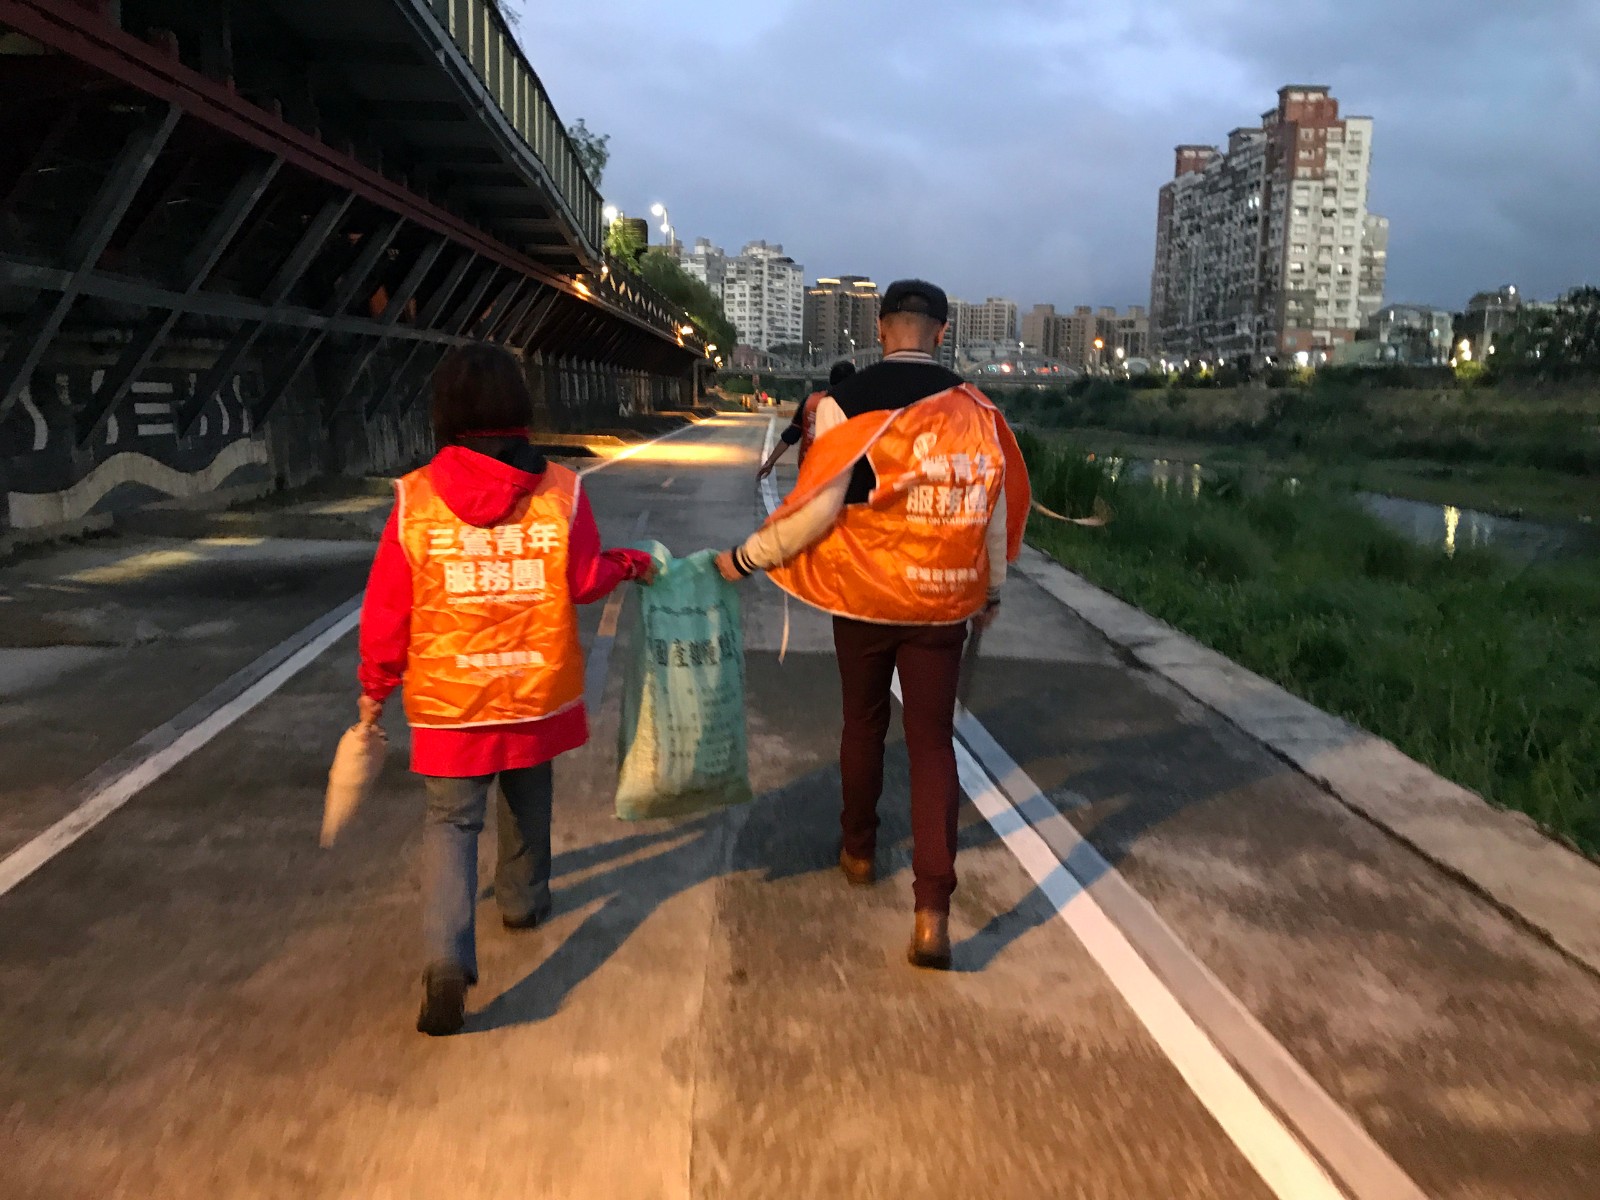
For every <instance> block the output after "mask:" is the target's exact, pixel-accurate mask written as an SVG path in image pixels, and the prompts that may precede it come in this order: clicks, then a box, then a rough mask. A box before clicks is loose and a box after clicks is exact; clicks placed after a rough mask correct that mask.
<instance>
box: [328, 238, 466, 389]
mask: <svg viewBox="0 0 1600 1200" xmlns="http://www.w3.org/2000/svg"><path fill="white" fill-rule="evenodd" d="M449 245H450V242H449V240H448V239H446V238H442V237H441V238H435V239H433V241H431V242H429V243H427V244H426V245H424V246H423V247H422V249H421V250H419V251H418V252H417V257H416V260H415V261H414V262H413V263H412V264H411V267H410V269H409V270H407V272H406V276H405V278H404V279H403V280H402V281H401V283H400V286H399V287H398V288H396V289H395V293H394V295H393V296H391V297H389V303H388V306H387V307H386V308H385V309H384V310H383V315H382V316H381V317H380V318H379V322H380V323H381V324H382V325H383V327H384V329H385V330H386V331H389V332H385V333H381V334H378V335H376V336H374V337H369V338H368V339H367V344H366V346H364V347H363V348H362V350H361V353H360V354H358V355H357V356H356V360H355V362H353V363H352V364H351V365H350V369H349V370H348V371H346V372H345V386H344V388H343V392H344V393H345V394H346V395H353V394H354V392H355V386H356V383H357V381H359V380H360V378H361V373H362V372H363V371H365V370H366V369H367V366H368V364H369V363H371V362H372V359H373V356H374V355H376V354H377V353H378V351H379V350H381V349H382V348H383V347H384V346H386V345H388V344H389V342H391V341H392V340H393V332H392V331H393V329H394V326H395V323H396V322H397V321H399V319H400V316H401V314H402V313H403V312H405V310H406V306H407V305H409V304H410V303H411V299H412V297H413V296H415V295H416V294H417V290H418V289H419V288H420V287H421V286H422V284H423V281H424V280H426V279H427V278H428V272H430V271H432V270H433V267H434V264H435V263H437V262H438V261H439V258H440V256H441V255H443V253H444V251H445V249H446V248H447V247H448V246H449Z"/></svg>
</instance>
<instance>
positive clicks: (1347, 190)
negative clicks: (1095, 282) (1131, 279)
mask: <svg viewBox="0 0 1600 1200" xmlns="http://www.w3.org/2000/svg"><path fill="white" fill-rule="evenodd" d="M1371 156H1372V119H1371V118H1370V117H1341V116H1340V115H1339V102H1338V101H1337V100H1335V99H1334V98H1333V96H1331V95H1330V94H1329V91H1328V89H1327V88H1326V87H1321V86H1311V85H1291V86H1289V87H1284V88H1281V89H1279V91H1278V106H1277V108H1275V109H1272V110H1270V111H1268V112H1266V113H1264V114H1262V118H1261V124H1260V126H1258V127H1254V128H1241V129H1235V130H1234V131H1233V132H1232V133H1230V134H1229V135H1228V147H1227V149H1226V150H1225V151H1219V150H1218V149H1216V148H1215V147H1213V146H1197V145H1189V146H1179V147H1178V148H1177V158H1176V165H1175V170H1174V173H1173V178H1172V180H1171V181H1170V182H1168V183H1166V184H1164V185H1163V186H1162V188H1161V195H1160V200H1159V203H1158V207H1157V219H1156V256H1155V269H1154V271H1153V272H1152V274H1151V283H1150V327H1151V328H1150V336H1151V341H1152V342H1153V343H1154V347H1155V349H1156V351H1157V352H1158V353H1161V354H1164V355H1166V356H1167V357H1169V358H1193V357H1198V358H1213V359H1227V360H1233V359H1239V358H1248V359H1250V360H1252V361H1254V362H1258V363H1259V362H1262V361H1265V360H1266V359H1274V360H1277V359H1283V358H1294V357H1296V356H1303V361H1310V360H1312V359H1315V358H1319V357H1322V356H1326V355H1328V354H1329V353H1331V350H1332V348H1333V346H1334V345H1335V344H1336V343H1339V342H1348V341H1352V340H1354V338H1355V334H1356V330H1357V329H1359V328H1360V327H1361V325H1362V322H1363V321H1364V320H1365V319H1366V318H1367V316H1369V315H1370V314H1371V313H1373V312H1375V311H1376V310H1377V309H1378V308H1379V307H1381V306H1382V304H1383V282H1384V274H1385V271H1386V259H1387V253H1388V221H1386V220H1385V219H1384V218H1382V217H1376V216H1373V215H1372V214H1370V213H1369V212H1368V211H1367V186H1368V181H1369V177H1370V165H1371Z"/></svg>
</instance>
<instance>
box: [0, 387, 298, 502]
mask: <svg viewBox="0 0 1600 1200" xmlns="http://www.w3.org/2000/svg"><path fill="white" fill-rule="evenodd" d="M104 377H105V372H104V371H103V370H100V369H98V368H92V367H80V368H63V369H59V370H53V371H40V372H37V373H36V374H35V375H34V377H33V379H32V380H31V381H30V383H29V385H28V386H27V387H25V388H24V389H23V390H22V392H21V394H20V397H19V401H20V402H19V403H18V404H16V405H14V406H13V408H12V410H11V412H10V413H9V414H8V415H7V416H6V418H5V419H4V420H3V421H0V478H3V479H4V481H5V489H6V493H7V494H6V505H5V507H4V510H3V511H4V514H5V520H4V523H5V524H8V525H9V526H10V527H11V528H13V529H31V528H43V527H47V526H52V525H61V524H69V523H72V522H76V521H81V520H82V519H84V518H85V517H91V516H96V515H99V514H101V513H107V512H113V511H116V510H119V509H124V508H130V507H135V506H137V505H140V504H147V503H150V502H152V501H155V500H164V499H186V498H188V497H192V496H197V495H201V494H203V493H206V492H212V491H216V490H217V489H219V488H233V487H241V486H248V485H251V484H256V483H261V482H264V481H266V480H268V479H269V478H270V477H271V470H270V466H269V454H268V449H267V445H266V442H265V440H264V439H263V438H262V437H260V436H259V431H258V430H256V429H255V428H254V427H253V425H252V422H251V417H250V402H251V401H252V400H253V399H254V398H255V395H256V391H257V389H258V387H259V380H258V379H257V378H255V377H253V376H251V375H248V374H246V375H238V376H235V377H234V378H233V379H231V380H229V381H228V383H227V384H226V385H225V386H224V387H223V388H221V389H220V391H219V393H218V394H217V395H216V396H213V397H212V398H210V399H209V400H208V401H207V402H206V404H205V406H204V408H203V409H202V410H201V412H200V415H199V417H198V419H197V420H196V421H195V423H194V426H193V428H192V429H191V430H190V431H189V433H188V435H187V436H179V432H178V420H179V414H180V413H181V412H182V411H183V410H184V408H185V407H186V406H187V405H188V403H189V401H190V399H191V398H192V397H193V396H194V393H195V388H196V386H197V385H198V382H199V373H198V372H196V371H190V370H184V369H181V368H167V369H153V370H150V371H147V372H146V373H145V374H144V376H142V377H141V378H140V379H139V380H138V381H137V382H135V383H134V384H133V385H132V388H131V389H130V391H131V394H130V395H129V397H128V398H127V400H125V401H124V402H123V404H122V405H121V406H120V408H119V410H118V412H117V414H115V415H113V416H112V417H111V418H109V419H108V420H107V421H106V423H105V426H104V429H103V431H102V432H100V433H99V434H98V435H97V436H96V437H95V439H94V441H93V442H92V443H91V444H90V445H87V446H79V445H78V441H77V429H78V426H79V421H80V419H81V414H82V413H84V412H85V411H86V410H87V409H89V407H90V406H91V404H92V401H93V398H94V395H95V393H96V391H97V390H98V389H99V388H100V387H101V385H102V384H103V382H104Z"/></svg>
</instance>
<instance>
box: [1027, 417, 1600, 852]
mask: <svg viewBox="0 0 1600 1200" xmlns="http://www.w3.org/2000/svg"><path fill="white" fill-rule="evenodd" d="M1024 442H1025V450H1026V453H1027V454H1028V456H1029V461H1030V466H1031V469H1032V471H1033V475H1034V480H1035V487H1036V489H1037V491H1038V493H1039V498H1040V499H1041V501H1043V503H1044V504H1046V505H1048V506H1049V507H1051V508H1054V509H1056V511H1058V512H1064V513H1068V514H1069V515H1084V514H1086V513H1088V512H1089V511H1090V509H1091V507H1092V506H1093V505H1094V503H1095V502H1096V500H1097V499H1098V500H1102V501H1105V502H1108V503H1109V504H1110V505H1111V507H1112V509H1113V510H1114V512H1115V518H1114V519H1113V521H1112V523H1111V524H1110V525H1109V526H1108V527H1106V528H1105V529H1101V530H1092V529H1080V528H1077V527H1073V526H1064V525H1061V524H1058V523H1056V522H1053V521H1048V520H1044V519H1040V518H1035V519H1034V522H1033V524H1032V525H1031V527H1030V537H1031V539H1032V540H1033V541H1034V543H1035V544H1036V545H1038V546H1039V547H1040V548H1041V549H1043V550H1045V551H1046V552H1047V553H1050V554H1052V555H1053V556H1054V557H1055V558H1056V559H1058V560H1059V561H1060V562H1062V563H1063V564H1064V565H1066V566H1067V567H1069V568H1071V569H1072V570H1074V571H1077V572H1078V573H1079V574H1081V575H1083V576H1084V577H1085V578H1087V579H1089V580H1091V581H1092V582H1094V583H1096V584H1098V585H1100V586H1101V587H1104V588H1106V589H1107V590H1109V591H1111V592H1113V593H1115V594H1116V595H1118V596H1120V597H1122V598H1123V599H1125V600H1127V601H1129V602H1130V603H1132V604H1136V605H1138V606H1139V607H1140V608H1142V609H1144V610H1145V611H1147V612H1149V613H1151V614H1153V615H1155V616H1157V617H1160V618H1161V619H1162V620H1165V621H1167V622H1169V623H1171V624H1172V625H1174V626H1176V627H1177V628H1179V629H1182V630H1184V631H1185V632H1186V633H1188V634H1190V635H1191V636H1193V637H1195V638H1197V639H1198V640H1199V641H1201V642H1204V643H1205V644H1206V645H1208V646H1211V647H1212V648H1213V649H1215V650H1217V651H1219V652H1220V653H1222V654H1225V655H1227V656H1228V657H1229V658H1231V659H1233V660H1234V661H1236V662H1239V663H1241V664H1242V665H1244V666H1246V667H1249V668H1250V669H1251V670H1254V671H1257V672H1259V673H1260V674H1262V675H1265V676H1267V677H1268V678H1270V679H1273V680H1275V681H1276V682H1277V683H1279V684H1281V685H1283V686H1284V687H1286V688H1288V689H1289V690H1291V691H1293V692H1295V693H1296V694H1298V695H1300V696H1303V697H1304V698H1305V699H1307V700H1309V701H1310V702H1311V703H1313V704H1316V705H1318V706H1319V707H1321V708H1324V709H1326V710H1328V711H1330V712H1334V713H1337V714H1339V715H1340V716H1342V717H1345V718H1346V719H1348V720H1350V721H1352V722H1354V723H1356V724H1358V725H1360V726H1362V727H1363V728H1366V729H1368V730H1370V731H1371V732H1373V733H1375V734H1377V735H1379V736H1380V737H1384V738H1387V739H1389V740H1390V741H1393V742H1394V743H1395V744H1396V745H1398V746H1399V747H1400V748H1401V749H1402V750H1404V751H1405V752H1406V753H1407V754H1409V755H1411V756H1412V757H1414V758H1416V759H1418V760H1419V761H1421V762H1424V763H1427V764H1428V765H1429V766H1431V767H1432V768H1433V769H1435V770H1437V771H1438V772H1439V773H1440V774H1442V775H1445V776H1447V777H1448V778H1451V779H1454V780H1455V781H1457V782H1458V783H1460V784H1462V785H1464V786H1465V787H1468V788H1471V789H1472V790H1473V791H1476V792H1478V793H1479V794H1480V795H1482V796H1484V797H1485V798H1486V799H1488V800H1490V801H1492V802H1494V803H1497V804H1501V805H1505V806H1508V807H1512V808H1517V809H1521V810H1522V811H1524V812H1526V813H1528V814H1529V815H1531V816H1532V817H1534V818H1535V819H1536V820H1537V821H1539V822H1540V823H1541V824H1542V825H1544V826H1545V827H1546V828H1547V829H1549V830H1551V831H1553V832H1555V833H1556V834H1558V835H1560V836H1562V837H1564V838H1566V839H1568V840H1570V841H1571V842H1573V843H1574V844H1577V845H1579V846H1581V847H1583V848H1584V849H1586V850H1587V851H1589V852H1591V853H1594V852H1600V567H1597V566H1594V565H1591V564H1587V563H1584V564H1576V565H1559V566H1540V567H1534V568H1527V569H1520V568H1516V567H1513V566H1512V565H1510V564H1508V563H1506V562H1503V561H1502V560H1500V559H1499V558H1497V557H1493V556H1490V555H1488V554H1484V553H1470V552H1462V553H1457V554H1456V555H1455V556H1454V557H1447V556H1446V555H1445V554H1444V553H1443V552H1440V551H1434V550H1429V549H1425V548H1422V547H1418V546H1416V545H1414V544H1412V543H1411V542H1409V541H1408V540H1406V539H1405V538H1404V537H1403V536H1402V535H1400V534H1398V533H1396V532H1394V531H1392V530H1390V529H1389V528H1388V527H1387V526H1385V525H1383V524H1382V523H1380V522H1379V521H1377V520H1376V519H1375V518H1372V517H1370V516H1368V515H1367V514H1365V513H1364V512H1362V511H1360V510H1359V509H1357V508H1356V507H1354V506H1353V505H1352V504H1351V503H1350V502H1348V501H1347V500H1345V499H1343V498H1341V497H1340V496H1339V495H1338V494H1335V493H1332V492H1329V491H1325V490H1322V489H1318V488H1310V489H1306V488H1302V489H1300V490H1298V491H1296V492H1294V493H1292V494H1291V492H1290V491H1289V490H1288V489H1287V488H1285V487H1279V486H1272V485H1268V486H1266V487H1265V488H1261V489H1254V490H1251V489H1245V488H1242V487H1241V486H1239V484H1238V482H1237V481H1236V479H1235V478H1234V477H1233V476H1232V475H1231V474H1227V473H1224V474H1223V475H1222V476H1221V477H1220V478H1219V479H1217V480H1214V481H1212V482H1209V483H1207V484H1206V485H1205V487H1203V488H1202V490H1201V493H1200V495H1199V496H1198V497H1191V496H1190V495H1189V494H1188V493H1187V491H1186V490H1183V489H1173V490H1171V491H1170V492H1166V493H1163V492H1160V491H1158V490H1157V489H1155V488H1154V487H1151V486H1149V485H1145V484H1135V483H1128V482H1126V481H1124V482H1123V483H1121V484H1120V485H1119V484H1113V483H1112V482H1111V481H1110V479H1109V478H1108V476H1107V474H1106V472H1105V471H1104V470H1103V469H1102V468H1101V466H1100V464H1099V463H1098V462H1088V461H1086V455H1085V453H1084V452H1082V451H1075V450H1067V451H1064V452H1063V451H1061V450H1058V449H1053V448H1052V447H1050V446H1049V445H1047V444H1046V443H1045V442H1043V441H1042V440H1040V439H1038V438H1036V437H1025V438H1024Z"/></svg>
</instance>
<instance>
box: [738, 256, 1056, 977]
mask: <svg viewBox="0 0 1600 1200" xmlns="http://www.w3.org/2000/svg"><path fill="white" fill-rule="evenodd" d="M880 311H881V314H882V315H881V317H880V319H879V322H878V330H879V335H880V340H881V341H882V343H883V351H884V356H883V361H882V362H880V363H878V364H876V365H874V366H871V367H868V368H867V369H866V370H864V371H862V372H861V373H859V374H858V375H856V376H854V377H853V378H850V379H846V380H844V381H842V382H841V383H839V384H838V385H837V386H835V387H834V388H833V389H832V395H831V396H828V397H825V398H823V399H822V400H820V401H819V402H818V405H817V411H816V435H815V436H816V440H815V441H814V442H813V443H812V445H811V449H810V451H809V453H808V454H807V455H806V460H805V463H804V465H803V466H802V467H801V469H800V479H799V482H798V483H797V484H796V485H795V489H794V491H793V492H791V493H790V495H789V498H788V499H787V500H785V501H784V502H783V504H782V506H781V507H779V509H778V511H777V512H776V513H775V514H773V516H772V518H771V519H769V520H768V521H767V522H766V524H764V525H763V526H762V527H761V528H760V529H759V530H757V531H756V532H755V533H753V534H751V535H750V537H749V538H748V539H747V540H746V541H745V542H744V543H743V544H742V545H741V546H739V547H738V548H736V549H734V550H731V551H728V552H726V553H724V554H721V555H719V556H718V559H717V566H718V568H719V569H720V570H721V571H722V574H723V575H724V577H725V578H728V579H730V580H733V579H740V578H743V577H745V576H747V575H749V574H751V573H752V572H754V571H758V570H766V571H768V572H770V574H771V577H772V579H773V581H774V582H775V583H777V585H778V586H779V587H781V588H782V589H783V590H784V591H786V592H788V593H790V594H791V595H793V596H795V597H797V598H798V599H800V600H803V601H805V602H806V603H808V604H811V605H813V606H815V607H816V608H820V609H822V610H823V611H824V612H827V613H831V614H832V615H833V641H834V648H835V651H836V653H837V656H838V661H839V680H840V684H841V686H842V691H843V696H844V731H843V734H842V735H841V738H840V745H839V773H840V777H841V785H842V792H843V794H842V811H841V817H840V826H841V833H842V836H841V838H840V848H839V866H840V869H841V870H842V871H843V872H844V874H845V877H846V878H847V879H848V880H849V881H850V882H851V883H853V884H862V885H865V884H870V883H873V882H875V881H876V879H877V871H876V866H875V863H874V855H875V854H876V851H877V832H878V800H879V797H880V794H881V793H882V791H883V754H884V738H885V736H886V735H887V733H888V728H889V715H890V685H891V682H892V680H893V678H894V676H895V673H896V672H897V671H898V673H899V677H900V683H901V695H902V703H903V710H904V711H903V720H904V724H905V735H906V752H907V754H908V755H909V756H910V759H911V825H912V843H913V845H912V871H913V876H914V878H913V888H912V890H913V892H914V895H915V908H916V912H915V923H914V926H913V931H912V939H911V946H910V949H909V951H908V957H909V959H910V961H911V962H912V963H913V964H915V965H917V966H922V967H934V968H947V967H949V965H950V930H949V913H950V896H951V893H953V892H954V891H955V887H956V871H955V857H956V828H957V814H958V811H959V808H960V799H961V790H960V783H959V781H958V780H957V778H956V760H955V747H954V740H953V738H954V731H953V724H954V716H955V705H956V687H957V683H958V680H959V675H960V670H961V651H962V646H963V644H964V643H965V642H966V639H967V631H968V626H969V624H971V625H972V626H975V627H976V628H979V629H982V628H984V627H986V626H987V625H988V624H989V622H991V621H993V620H994V617H995V615H996V613H997V612H998V610H999V604H1000V585H1001V584H1002V583H1003V582H1004V581H1005V576H1006V564H1007V562H1008V561H1010V560H1012V559H1014V558H1015V557H1016V555H1017V553H1018V551H1019V549H1020V548H1021V539H1022V526H1023V523H1024V521H1025V520H1026V518H1027V515H1028V508H1029V504H1030V493H1029V488H1028V476H1027V468H1026V467H1025V466H1024V465H1023V463H1022V456H1021V454H1020V453H1019V452H1018V450H1017V444H1016V439H1015V438H1014V437H1013V436H1012V434H1011V430H1010V428H1009V427H1008V426H1007V425H1006V423H1005V419H1004V418H1003V417H1002V416H1001V415H1000V412H999V410H998V409H996V408H995V406H994V405H993V404H991V403H990V402H989V401H988V399H986V398H985V397H984V396H983V394H982V393H981V392H979V391H978V390H977V389H976V388H974V387H972V386H970V385H967V384H964V383H963V382H962V380H961V377H960V376H958V375H956V374H954V373H953V372H951V371H948V370H946V369H945V368H944V367H942V366H940V365H939V364H938V363H937V362H936V361H934V357H933V352H934V351H935V350H936V349H937V348H938V346H939V344H940V342H941V341H942V340H943V338H944V331H945V323H946V320H947V319H948V316H949V302H948V300H947V299H946V297H945V294H944V292H942V291H940V290H939V289H938V288H937V287H934V286H933V285H932V284H930V283H925V282H923V281H922V280H916V279H912V280H901V281H899V282H897V283H893V284H891V285H890V286H889V288H888V290H887V291H885V292H884V295H883V303H882V306H881V310H880Z"/></svg>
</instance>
